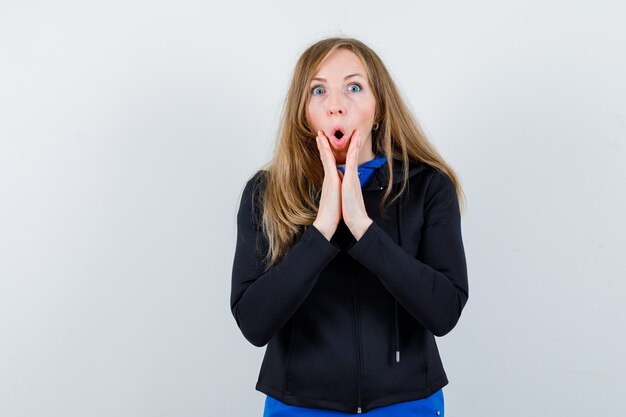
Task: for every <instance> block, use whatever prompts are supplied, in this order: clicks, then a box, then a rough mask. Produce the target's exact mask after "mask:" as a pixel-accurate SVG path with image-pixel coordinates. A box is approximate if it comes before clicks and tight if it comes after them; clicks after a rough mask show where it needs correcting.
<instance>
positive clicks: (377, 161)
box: [337, 155, 387, 187]
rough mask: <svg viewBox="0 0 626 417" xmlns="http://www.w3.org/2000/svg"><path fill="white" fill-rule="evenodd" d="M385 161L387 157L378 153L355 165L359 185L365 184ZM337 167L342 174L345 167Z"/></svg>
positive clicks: (344, 171)
mask: <svg viewBox="0 0 626 417" xmlns="http://www.w3.org/2000/svg"><path fill="white" fill-rule="evenodd" d="M385 162H387V158H385V157H384V156H382V155H379V156H376V157H375V158H374V159H372V160H371V161H367V162H363V163H362V164H361V165H359V166H358V167H357V169H356V170H357V172H358V173H359V182H360V183H361V187H363V186H364V185H365V184H367V181H368V180H369V179H370V178H371V177H372V175H374V172H375V171H376V170H377V169H378V168H379V167H380V166H381V165H383V164H384V163H385ZM337 169H338V170H340V171H341V173H342V174H345V173H346V168H345V167H343V166H337Z"/></svg>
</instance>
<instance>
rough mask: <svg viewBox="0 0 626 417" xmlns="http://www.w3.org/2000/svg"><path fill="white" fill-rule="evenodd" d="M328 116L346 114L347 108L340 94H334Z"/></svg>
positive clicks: (330, 100)
mask: <svg viewBox="0 0 626 417" xmlns="http://www.w3.org/2000/svg"><path fill="white" fill-rule="evenodd" d="M327 112H328V115H329V116H337V115H344V114H346V106H345V103H344V100H343V95H342V94H340V93H337V94H332V95H331V97H330V99H329V100H328V110H327Z"/></svg>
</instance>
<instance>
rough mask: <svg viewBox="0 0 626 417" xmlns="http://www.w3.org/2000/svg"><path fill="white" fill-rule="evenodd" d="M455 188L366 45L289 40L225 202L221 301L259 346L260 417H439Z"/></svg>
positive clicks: (450, 323) (458, 243) (454, 289)
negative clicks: (289, 72)
mask: <svg viewBox="0 0 626 417" xmlns="http://www.w3.org/2000/svg"><path fill="white" fill-rule="evenodd" d="M461 195H462V190H461V187H460V184H459V181H458V179H457V176H456V175H455V173H454V171H453V170H452V169H451V168H450V166H448V165H447V164H446V163H445V162H444V160H443V158H442V157H441V155H440V154H439V153H438V152H437V151H436V150H435V148H434V147H433V146H432V144H430V143H429V141H428V140H427V138H426V137H425V135H424V134H423V132H422V130H421V129H420V128H419V126H418V124H417V122H416V121H415V119H414V117H413V116H412V114H411V112H410V111H409V110H408V108H407V106H406V104H405V103H404V102H403V100H402V98H401V97H400V94H399V92H398V90H397V88H396V86H395V84H394V82H393V81H392V79H391V77H390V75H389V73H388V72H387V70H386V68H385V66H384V64H383V63H382V61H381V60H380V58H379V57H378V56H377V55H376V53H375V52H374V51H372V50H371V49H370V48H369V47H367V46H366V45H365V44H363V43H362V42H360V41H358V40H355V39H350V38H330V39H325V40H322V41H319V42H317V43H315V44H313V45H311V46H310V47H309V48H308V49H307V50H306V51H304V53H303V54H302V55H301V57H300V58H299V60H298V62H297V64H296V68H295V71H294V74H293V79H292V82H291V85H290V87H289V91H288V94H287V99H286V101H285V108H284V110H283V119H282V125H281V130H280V134H279V137H278V142H277V146H276V151H275V155H274V157H273V159H272V161H271V162H270V163H269V164H267V165H266V166H265V169H262V170H259V171H258V172H256V173H255V174H254V175H253V176H252V178H250V179H249V180H248V182H247V184H246V186H245V188H244V190H243V193H242V197H241V202H240V206H239V211H238V213H237V246H236V250H235V256H234V261H233V269H232V291H231V300H230V302H231V309H232V313H233V316H234V317H235V320H236V322H237V325H238V326H239V328H240V330H241V332H242V333H243V335H244V336H245V337H246V339H247V340H248V341H250V343H252V344H253V345H255V346H259V347H261V346H264V345H266V344H267V349H266V352H265V356H264V359H263V363H262V365H261V370H260V374H259V378H258V382H257V384H256V389H257V390H258V391H260V392H263V393H265V394H267V397H266V403H265V411H264V416H265V417H270V416H273V417H275V416H330V415H333V416H337V415H347V414H354V413H363V414H368V415H371V416H384V415H385V416H386V415H389V416H391V415H393V416H395V417H398V416H405V415H406V416H409V415H410V416H422V415H424V416H425V415H429V416H432V415H440V416H442V415H444V407H443V391H442V388H443V387H444V386H445V385H446V384H447V383H448V379H447V376H446V373H445V372H444V369H443V365H442V362H441V359H440V356H439V352H438V349H437V345H436V342H435V338H434V336H443V335H445V334H447V333H448V332H450V330H452V328H453V327H454V326H455V325H456V323H457V322H458V320H459V317H460V315H461V311H462V310H463V308H464V306H465V304H466V302H467V299H468V294H469V293H468V280H467V267H466V260H465V253H464V248H463V242H462V237H461V225H460V206H461V204H460V202H461V198H460V196H461ZM401 354H402V355H401Z"/></svg>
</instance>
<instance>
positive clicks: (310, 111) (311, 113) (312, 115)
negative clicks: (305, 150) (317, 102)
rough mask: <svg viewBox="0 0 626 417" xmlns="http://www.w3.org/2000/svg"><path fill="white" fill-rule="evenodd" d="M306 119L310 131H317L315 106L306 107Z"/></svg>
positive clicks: (317, 115) (317, 120) (317, 113)
mask: <svg viewBox="0 0 626 417" xmlns="http://www.w3.org/2000/svg"><path fill="white" fill-rule="evenodd" d="M306 118H307V120H308V122H309V126H311V129H313V130H314V131H317V130H318V128H317V126H319V123H318V122H319V120H320V117H319V112H318V111H316V109H315V106H308V107H307V109H306Z"/></svg>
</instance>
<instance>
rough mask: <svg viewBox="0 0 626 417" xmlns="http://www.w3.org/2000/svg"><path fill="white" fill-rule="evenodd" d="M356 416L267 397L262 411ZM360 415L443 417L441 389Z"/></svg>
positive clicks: (289, 416)
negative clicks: (416, 398)
mask: <svg viewBox="0 0 626 417" xmlns="http://www.w3.org/2000/svg"><path fill="white" fill-rule="evenodd" d="M357 415H359V414H356V413H344V412H342V411H334V410H324V409H322V408H308V407H296V406H292V405H287V404H284V403H282V402H281V401H278V400H277V399H275V398H274V397H270V396H269V395H268V396H266V398H265V410H264V411H263V417H340V416H346V417H347V416H352V417H354V416H357ZM360 415H367V416H370V417H426V416H428V417H443V416H444V408H443V388H442V389H440V390H439V391H437V392H435V393H434V394H432V395H431V396H430V397H426V398H422V399H420V400H413V401H404V402H401V403H396V404H391V405H385V406H382V407H378V408H375V409H373V410H370V411H368V412H366V413H361V414H360Z"/></svg>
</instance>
